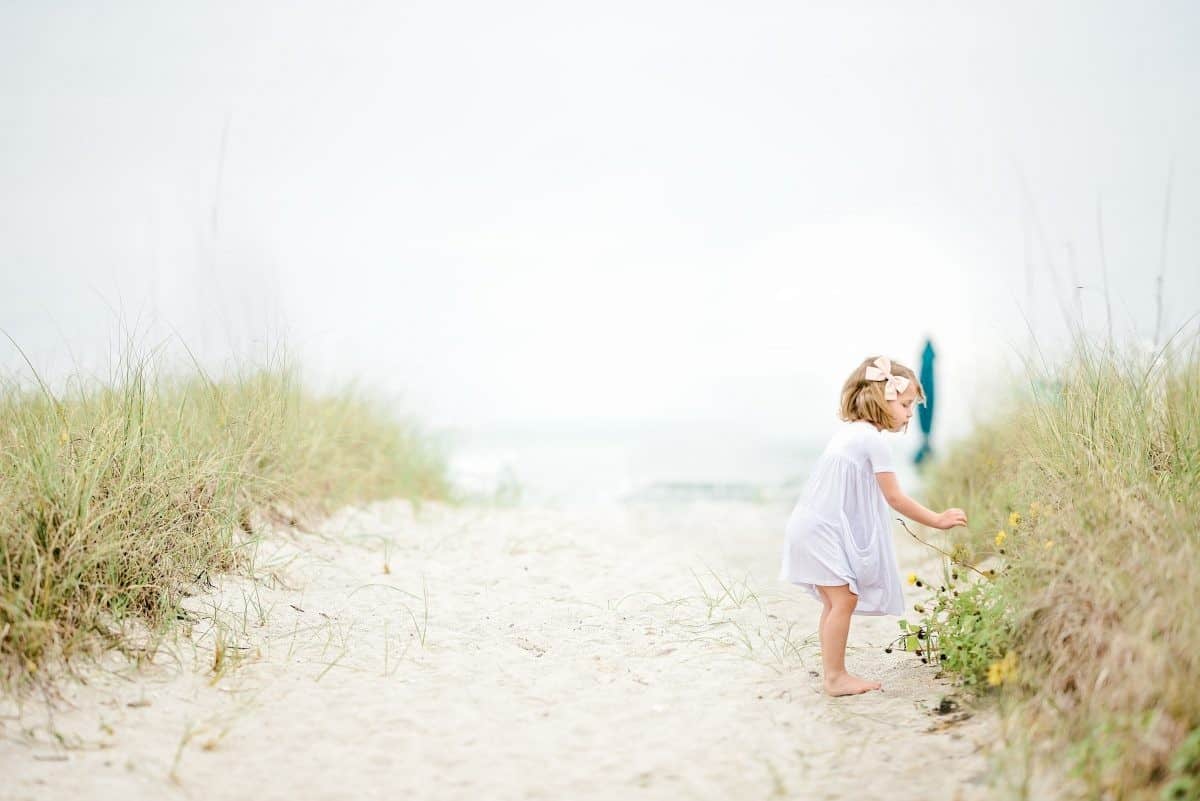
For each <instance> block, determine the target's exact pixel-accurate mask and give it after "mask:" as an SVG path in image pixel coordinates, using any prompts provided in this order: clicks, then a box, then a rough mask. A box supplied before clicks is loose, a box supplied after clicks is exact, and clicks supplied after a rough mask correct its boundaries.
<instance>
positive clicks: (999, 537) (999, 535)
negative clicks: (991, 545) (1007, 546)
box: [996, 530, 1008, 548]
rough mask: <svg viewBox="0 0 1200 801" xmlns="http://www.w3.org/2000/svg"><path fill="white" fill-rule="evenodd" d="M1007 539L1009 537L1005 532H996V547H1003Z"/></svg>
mask: <svg viewBox="0 0 1200 801" xmlns="http://www.w3.org/2000/svg"><path fill="white" fill-rule="evenodd" d="M1007 538H1008V535H1007V534H1005V533H1004V531H1003V530H1000V531H997V532H996V547H997V548H999V547H1001V546H1003V545H1004V540H1005V539H1007Z"/></svg>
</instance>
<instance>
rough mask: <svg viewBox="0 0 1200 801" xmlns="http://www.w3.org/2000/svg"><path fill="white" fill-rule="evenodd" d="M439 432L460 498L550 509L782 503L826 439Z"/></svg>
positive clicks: (573, 429)
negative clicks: (541, 505)
mask: <svg viewBox="0 0 1200 801" xmlns="http://www.w3.org/2000/svg"><path fill="white" fill-rule="evenodd" d="M443 433H444V436H445V437H446V440H447V444H448V446H449V449H450V471H451V477H452V479H453V481H454V482H455V484H456V486H459V487H461V488H463V489H464V490H465V491H466V492H467V493H468V494H469V495H470V496H472V497H474V498H477V499H480V500H493V501H496V502H500V503H517V502H522V503H528V502H533V503H544V504H552V505H578V504H607V503H612V502H623V503H674V502H687V501H691V500H726V501H745V502H776V501H780V502H784V501H788V500H789V499H794V498H795V496H796V495H797V494H798V493H799V491H800V489H801V488H802V486H803V482H804V480H805V478H806V477H807V475H808V472H809V470H810V468H811V467H812V464H813V462H814V461H815V460H816V458H817V457H818V456H819V455H820V453H821V450H822V449H823V448H824V446H825V441H826V438H827V436H828V432H821V433H816V434H813V433H809V434H803V433H789V432H781V433H775V434H771V433H765V432H762V431H760V430H755V429H753V428H750V427H746V426H737V425H732V424H728V423H725V424H706V423H690V422H689V423H677V422H672V423H626V422H622V423H607V424H594V423H592V424H573V425H572V424H555V425H536V424H528V425H519V426H518V425H508V426H492V427H478V428H470V429H468V428H460V429H452V430H448V431H445V432H443ZM911 436H912V435H911V434H910V435H908V437H911ZM908 437H898V438H897V441H896V442H895V443H894V445H893V453H894V455H895V458H896V461H897V463H898V464H900V465H901V467H900V468H899V473H900V477H901V481H902V483H903V482H904V481H905V480H906V479H908V482H909V483H910V484H911V483H912V480H913V478H914V477H915V474H914V473H913V471H912V470H911V468H910V466H909V464H910V462H911V460H910V459H908V451H909V448H908V447H907V442H906V440H907V439H908ZM914 441H915V439H914ZM913 449H914V450H915V447H914V448H913ZM906 488H907V487H906Z"/></svg>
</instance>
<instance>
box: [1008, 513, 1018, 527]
mask: <svg viewBox="0 0 1200 801" xmlns="http://www.w3.org/2000/svg"><path fill="white" fill-rule="evenodd" d="M1019 525H1021V515H1019V514H1017V513H1016V512H1010V513H1009V515H1008V527H1009V528H1016V527H1017V526H1019Z"/></svg>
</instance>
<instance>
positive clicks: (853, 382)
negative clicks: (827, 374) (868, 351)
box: [840, 356, 925, 429]
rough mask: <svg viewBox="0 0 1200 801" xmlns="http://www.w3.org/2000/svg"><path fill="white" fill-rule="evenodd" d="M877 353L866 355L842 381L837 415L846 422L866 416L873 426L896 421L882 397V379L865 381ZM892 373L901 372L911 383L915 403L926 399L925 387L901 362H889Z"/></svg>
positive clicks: (885, 426) (893, 423) (898, 373)
mask: <svg viewBox="0 0 1200 801" xmlns="http://www.w3.org/2000/svg"><path fill="white" fill-rule="evenodd" d="M878 358H879V357H878V356H868V357H867V358H865V359H863V361H862V364H860V365H859V366H858V367H856V368H855V369H854V372H853V373H851V374H850V377H849V378H847V379H846V383H845V384H843V385H842V406H841V410H840V416H841V418H842V419H843V420H845V421H846V422H847V423H852V422H854V421H855V420H866V421H867V422H868V423H873V424H874V425H876V426H880V427H882V428H888V429H890V428H891V427H892V426H893V425H895V424H896V423H895V421H894V420H893V419H892V413H891V412H890V411H888V405H887V399H886V398H884V397H883V387H884V384H886V383H887V382H885V381H868V380H867V368H868V367H869V366H871V365H872V364H874V363H875V360H876V359H878ZM892 375H899V376H904V377H905V378H907V379H908V380H909V381H911V382H912V383H911V384H910V385H909V386H910V388H915V389H916V391H917V403H924V402H925V388H924V387H922V386H921V382H920V381H918V380H917V376H916V373H914V372H913V371H912V370H911V369H909V368H908V367H905V366H904V365H903V364H900V362H896V361H893V362H892Z"/></svg>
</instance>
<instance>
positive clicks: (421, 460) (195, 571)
mask: <svg viewBox="0 0 1200 801" xmlns="http://www.w3.org/2000/svg"><path fill="white" fill-rule="evenodd" d="M27 383H28V382H26V385H21V384H20V383H19V382H18V381H17V380H16V379H8V380H5V381H3V382H2V383H0V683H3V684H8V685H9V686H10V687H11V686H16V685H18V684H21V683H22V682H23V681H24V680H26V679H29V678H30V677H32V676H34V675H36V674H37V672H38V671H39V670H40V669H42V668H44V666H45V664H46V662H47V661H54V662H56V663H58V662H60V661H61V660H60V659H59V658H60V657H70V656H72V655H74V654H77V653H79V652H81V651H86V650H90V649H91V648H92V647H94V646H96V645H101V644H107V645H109V646H113V647H120V648H133V647H135V646H134V645H133V641H132V640H131V639H130V631H131V624H132V627H133V628H140V629H141V630H142V632H143V634H144V633H145V632H151V633H153V632H156V631H161V630H163V628H164V627H165V626H168V625H170V623H171V622H172V621H173V620H174V619H175V617H176V614H177V612H178V602H179V600H180V599H181V597H182V596H183V595H184V594H185V593H187V592H188V591H189V589H188V588H189V585H191V584H193V582H196V581H202V580H203V577H204V575H205V571H221V570H229V569H234V568H237V567H238V566H243V567H245V566H247V563H248V556H247V555H246V549H245V548H244V547H242V545H244V544H245V542H246V541H247V540H249V539H251V538H252V537H253V536H254V534H255V532H253V531H252V530H251V529H252V524H251V520H253V519H255V517H256V516H257V515H261V514H263V513H271V512H274V514H276V515H279V516H283V517H285V518H286V519H289V520H291V521H292V522H301V521H300V520H297V519H296V518H297V516H299V517H301V518H303V517H305V516H308V515H312V514H314V513H317V512H320V511H323V510H324V509H327V508H329V507H330V506H335V505H339V504H343V503H347V502H353V501H360V500H370V499H375V498H383V497H407V498H413V499H421V498H446V497H447V496H448V495H449V493H450V488H449V486H448V483H447V479H446V471H445V465H444V461H443V459H442V457H441V455H440V453H439V451H438V449H437V448H436V447H434V445H433V443H432V442H431V440H430V439H429V437H428V436H427V435H426V434H424V433H423V432H422V431H420V430H419V429H418V428H416V427H415V426H414V425H413V424H411V423H408V422H404V421H402V420H400V419H398V418H397V417H395V416H394V415H393V414H391V413H390V410H389V409H387V408H385V407H383V406H381V405H379V404H377V403H373V402H371V401H370V400H368V399H367V398H366V397H365V396H363V395H362V394H361V393H358V392H356V391H354V390H352V389H345V390H343V391H341V392H339V393H336V394H334V395H330V396H324V397H318V396H315V395H313V394H312V393H309V392H306V391H305V390H304V389H303V387H302V386H301V383H300V381H299V377H298V373H297V371H296V370H295V369H294V368H291V367H289V366H286V365H283V366H267V367H263V368H260V369H253V370H249V371H245V372H243V373H241V374H239V375H235V376H233V377H230V378H227V379H223V380H216V381H214V380H210V379H209V377H208V376H206V375H204V374H203V373H202V372H200V371H199V369H198V368H197V369H196V370H194V371H193V373H192V374H190V375H185V376H183V377H172V376H168V375H164V374H161V373H160V372H159V371H158V370H157V369H156V367H155V364H154V361H153V360H152V359H151V358H148V357H147V358H126V359H125V360H124V361H123V362H122V363H121V365H120V367H119V369H118V371H117V372H116V374H115V375H114V376H112V377H111V378H109V379H107V380H102V381H86V380H83V379H77V380H74V381H72V382H70V384H69V388H68V389H67V390H65V391H63V392H59V393H52V392H51V391H50V389H49V388H48V387H46V386H45V385H44V384H42V382H41V380H40V379H38V381H37V385H36V386H34V387H32V388H31V387H29V386H28V385H27ZM150 639H151V640H152V639H153V638H150ZM142 641H143V642H145V641H146V638H144V637H143V638H142Z"/></svg>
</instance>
